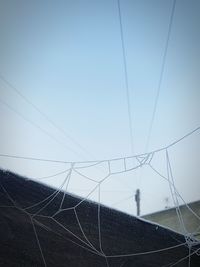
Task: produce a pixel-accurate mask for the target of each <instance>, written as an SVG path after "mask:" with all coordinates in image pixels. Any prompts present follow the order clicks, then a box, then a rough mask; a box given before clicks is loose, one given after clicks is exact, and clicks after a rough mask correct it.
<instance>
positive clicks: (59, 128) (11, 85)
mask: <svg viewBox="0 0 200 267" xmlns="http://www.w3.org/2000/svg"><path fill="white" fill-rule="evenodd" d="M0 79H1V80H2V81H3V82H4V83H5V84H6V85H7V86H8V87H9V88H10V89H11V90H13V91H14V92H15V93H17V94H18V95H19V96H20V97H21V98H22V99H23V100H24V101H25V102H26V103H27V104H29V105H30V106H31V107H32V108H33V109H34V110H36V111H37V112H38V113H39V114H40V115H41V116H42V117H43V118H44V119H46V121H48V122H49V123H50V124H51V125H52V126H53V127H54V128H55V129H57V131H59V132H60V133H62V135H64V136H65V137H66V138H67V139H68V140H70V141H71V142H72V143H74V144H75V145H76V146H77V147H79V149H81V150H82V151H83V152H84V153H86V154H88V155H90V156H92V157H93V158H94V156H93V155H91V153H90V152H88V151H87V150H86V149H85V148H84V147H83V146H82V145H81V144H79V143H78V142H77V141H76V140H75V139H74V138H73V137H71V136H70V135H69V134H68V133H67V132H66V131H65V130H63V129H62V128H61V127H60V126H58V125H57V124H56V123H55V122H54V121H53V120H52V119H51V118H50V117H49V116H48V115H47V114H46V113H45V112H43V111H42V110H41V109H40V108H38V107H37V106H36V105H35V104H34V103H33V102H32V101H31V100H30V99H29V98H27V97H26V96H25V95H23V94H22V93H21V92H20V91H19V90H18V89H17V88H16V87H15V86H14V85H13V84H12V83H10V82H9V81H8V80H7V79H6V78H5V77H4V76H3V75H2V74H1V73H0Z"/></svg>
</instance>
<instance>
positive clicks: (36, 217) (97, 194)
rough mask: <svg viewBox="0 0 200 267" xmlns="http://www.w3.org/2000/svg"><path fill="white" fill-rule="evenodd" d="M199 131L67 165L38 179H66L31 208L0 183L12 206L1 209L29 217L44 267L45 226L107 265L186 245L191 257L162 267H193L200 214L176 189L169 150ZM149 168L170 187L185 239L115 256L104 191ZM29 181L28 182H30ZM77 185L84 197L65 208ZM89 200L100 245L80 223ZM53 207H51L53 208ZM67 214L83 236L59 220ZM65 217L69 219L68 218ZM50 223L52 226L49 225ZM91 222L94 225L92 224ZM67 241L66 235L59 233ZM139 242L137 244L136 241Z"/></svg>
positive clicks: (199, 128)
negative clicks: (193, 224)
mask: <svg viewBox="0 0 200 267" xmlns="http://www.w3.org/2000/svg"><path fill="white" fill-rule="evenodd" d="M199 130H200V127H198V128H196V129H195V130H193V131H192V132H190V133H188V134H187V135H185V136H183V137H182V138H180V139H179V140H177V141H175V142H173V143H172V144H170V145H168V146H166V147H163V148H160V149H157V150H155V151H152V152H149V153H146V154H141V155H135V156H132V157H123V158H116V159H108V160H99V161H85V162H66V163H65V164H66V169H63V170H62V171H60V172H58V173H55V174H52V175H48V176H45V177H39V178H38V180H39V181H43V180H45V179H47V180H48V179H49V180H51V179H57V177H58V176H61V175H63V176H64V178H63V179H62V181H61V182H60V185H59V186H58V187H57V188H56V189H54V191H53V192H52V193H51V194H50V195H48V196H47V197H45V198H44V199H42V200H40V201H37V202H36V203H34V204H32V205H29V206H23V205H20V204H19V203H18V202H17V201H16V200H15V199H14V198H13V196H12V195H11V194H10V193H9V192H8V190H7V189H6V185H3V184H1V188H2V190H3V192H4V193H5V196H6V197H7V198H8V199H9V200H10V205H7V206H5V205H4V206H1V208H5V207H6V208H8V207H10V208H13V207H15V208H17V209H19V210H20V211H21V212H24V213H25V214H26V215H28V216H29V218H30V220H31V223H32V226H33V231H34V234H35V238H36V241H37V245H38V249H39V251H40V253H41V260H42V261H43V263H44V266H47V263H46V259H45V255H44V253H43V247H42V245H41V242H40V238H39V235H38V232H37V227H38V226H39V227H42V228H43V229H45V230H47V231H49V230H50V231H52V232H55V233H56V234H59V233H57V232H56V231H55V230H54V227H52V224H53V225H54V226H56V227H59V228H60V229H62V232H66V233H67V234H68V235H69V236H71V239H69V238H68V240H69V241H70V242H72V243H73V244H76V245H77V246H79V247H81V248H83V249H85V250H87V251H89V252H91V253H93V254H95V255H98V256H100V257H103V258H104V259H105V266H110V265H109V260H110V259H112V258H120V259H126V258H129V257H135V256H137V257H139V256H142V255H148V254H154V253H161V252H163V251H167V250H173V249H175V248H178V247H182V246H186V247H187V248H188V255H187V256H185V257H184V258H182V259H179V260H178V261H177V262H172V263H171V264H168V265H164V266H163V267H172V266H175V265H176V264H178V263H180V262H181V261H183V260H185V259H187V258H188V267H190V258H191V256H192V255H194V254H196V255H199V253H200V250H199V248H198V249H197V245H199V244H200V242H199V241H198V240H197V239H196V238H195V234H196V233H198V232H199V228H200V217H199V215H198V214H196V213H195V212H194V211H193V210H192V209H191V208H190V206H189V205H188V204H187V203H186V202H185V201H184V199H183V197H182V195H181V193H180V192H179V190H178V189H177V187H176V178H175V177H174V175H173V169H172V164H171V159H170V152H169V149H170V148H171V147H172V146H174V145H176V144H177V143H179V142H181V141H182V140H184V139H185V138H187V137H188V136H190V135H192V134H193V133H195V132H197V131H199ZM161 152H162V155H164V162H165V168H166V172H164V171H163V173H164V174H163V173H162V172H160V170H158V169H157V166H154V165H155V164H154V163H153V160H154V157H155V156H156V155H158V154H159V153H161ZM144 167H145V168H148V169H150V170H152V171H153V172H155V174H156V175H157V176H158V177H159V178H160V179H162V180H164V181H165V185H166V187H169V191H170V193H171V199H172V200H173V206H174V208H175V210H176V215H177V218H178V221H179V226H180V229H181V232H182V233H183V235H184V237H185V241H184V242H181V243H180V242H179V243H178V244H177V245H174V246H170V247H166V248H160V249H157V250H149V251H142V250H141V251H140V252H134V251H132V253H130V252H128V253H123V254H114V253H109V254H108V253H106V251H105V249H104V245H103V243H102V219H103V215H102V213H101V209H102V205H103V204H105V202H104V201H103V198H102V191H103V190H105V188H106V186H108V187H109V181H110V180H111V179H112V183H113V180H114V182H116V183H117V182H119V181H118V178H119V174H120V176H121V175H126V174H127V173H133V172H135V171H137V170H138V169H139V168H144ZM28 182H29V180H27V183H28ZM77 182H80V183H81V186H83V187H84V188H86V189H87V190H86V189H85V191H84V192H86V193H85V196H84V197H82V198H78V201H77V203H75V204H74V205H71V206H69V205H68V206H66V203H67V196H68V195H69V194H75V193H76V191H74V190H73V188H74V185H75V184H77ZM58 196H61V197H60V198H59V204H57V206H56V208H54V209H53V213H52V210H49V209H48V208H49V207H50V206H51V205H53V204H54V202H56V203H58V199H57V197H58ZM88 201H93V202H94V203H96V205H97V223H96V224H97V225H96V227H97V229H98V245H97V244H93V242H92V241H91V238H90V236H89V235H88V234H87V231H86V229H85V228H84V226H83V224H82V223H81V220H80V216H79V212H78V210H79V209H80V208H82V209H83V208H84V206H82V204H84V203H88ZM180 202H181V203H184V204H185V206H186V207H187V209H188V210H189V211H190V212H191V213H192V214H193V216H195V218H196V219H197V220H198V221H199V227H198V228H197V229H196V231H194V232H192V233H191V232H189V231H188V229H187V226H186V225H185V222H184V218H183V214H182V211H181V209H180ZM51 207H52V206H51ZM68 212H71V213H72V214H73V215H74V216H75V218H76V222H77V225H78V227H79V230H80V233H81V236H80V235H77V234H76V233H74V232H73V231H72V230H71V229H70V227H69V226H67V225H66V224H65V223H64V222H63V221H60V219H59V215H60V214H62V215H63V217H64V218H65V221H66V222H67V220H68V216H67V214H68ZM65 214H66V216H65ZM40 219H44V221H41V220H40ZM48 223H50V225H49V224H48ZM91 223H94V222H92V221H91ZM60 235H61V236H63V238H65V236H64V235H63V234H60ZM136 242H137V241H136ZM122 266H123V263H122Z"/></svg>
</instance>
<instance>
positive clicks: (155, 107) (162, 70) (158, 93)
mask: <svg viewBox="0 0 200 267" xmlns="http://www.w3.org/2000/svg"><path fill="white" fill-rule="evenodd" d="M175 7H176V0H173V5H172V9H171V15H170V21H169V27H168V32H167V39H166V43H165V49H164V54H163V59H162V66H161V71H160V76H159V82H158V88H157V93H156V98H155V102H154V107H153V113H152V117H151V122H150V126H149V131H148V136H147V142H146V146H145V151H146V152H147V151H148V148H149V142H150V138H151V134H152V129H153V124H154V120H155V115H156V111H157V106H158V100H159V96H160V90H161V86H162V81H163V76H164V71H165V65H166V58H167V52H168V48H169V41H170V36H171V31H172V24H173V19H174V13H175Z"/></svg>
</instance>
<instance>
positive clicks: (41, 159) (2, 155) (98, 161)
mask: <svg viewBox="0 0 200 267" xmlns="http://www.w3.org/2000/svg"><path fill="white" fill-rule="evenodd" d="M199 130H200V126H199V127H197V128H195V129H194V130H192V131H191V132H189V133H187V134H186V135H184V136H182V137H181V138H179V139H177V140H175V141H174V142H172V143H170V144H169V145H167V146H163V147H161V148H158V149H155V150H152V151H151V152H149V153H142V154H137V155H132V156H127V157H119V158H111V159H104V160H88V161H64V160H55V159H44V158H36V157H25V156H17V155H9V154H4V153H1V154H0V157H6V158H15V159H23V160H33V161H43V162H53V163H62V164H66V163H74V164H87V163H104V162H108V163H109V162H111V161H117V160H124V159H131V158H136V157H140V156H145V155H148V154H152V153H158V152H161V151H164V150H166V149H169V148H171V147H173V146H174V145H176V144H178V143H179V142H181V141H182V140H184V139H186V138H187V137H189V136H191V135H192V134H194V133H195V132H198V131H199ZM80 169H81V167H80Z"/></svg>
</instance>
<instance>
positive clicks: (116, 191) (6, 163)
mask: <svg viewBox="0 0 200 267" xmlns="http://www.w3.org/2000/svg"><path fill="white" fill-rule="evenodd" d="M120 6H121V19H122V28H123V37H124V47H125V56H126V63H127V64H126V67H127V76H128V85H129V97H130V98H129V101H130V110H131V119H132V120H131V124H132V129H133V149H132V148H131V138H130V124H129V116H128V106H127V92H126V84H125V72H124V67H125V65H124V61H123V49H122V42H121V35H120V20H119V12H118V4H117V1H116V0H109V1H107V0H106V1H105V0H102V1H97V0H93V1H92V0H79V1H78V0H73V1H67V0H66V1H61V0H59V1H53V0H52V1H45V0H42V1H37V0H36V1H32V0H30V1H25V0H18V1H16V0H9V1H7V0H1V1H0V35H1V42H0V58H1V60H0V114H1V116H0V120H1V121H0V123H1V133H0V154H9V155H18V156H27V157H36V158H47V159H57V160H63V161H86V160H103V159H112V158H118V157H126V156H132V155H133V154H134V155H135V154H141V153H145V152H149V151H152V150H155V149H158V148H160V147H164V146H166V145H168V144H170V143H172V142H173V141H175V140H177V139H179V138H181V137H182V136H184V135H185V134H187V133H188V132H190V131H192V130H193V129H195V128H197V127H199V126H200V119H199V114H200V105H199V100H200V90H199V82H200V78H199V77H200V75H199V74H200V73H199V70H200V50H199V47H200V31H199V25H200V17H199V12H200V2H199V1H198V0H177V1H176V6H175V10H174V17H173V23H172V28H171V33H170V37H169V45H168V50H167V54H166V61H165V66H164V72H163V77H162V82H161V86H160V94H159V98H158V103H157V108H156V113H155V118H154V121H153V125H152V131H151V135H150V140H149V146H148V151H146V145H147V136H148V133H149V128H150V123H151V118H152V114H153V108H154V104H155V99H156V94H157V90H158V84H159V78H160V73H161V69H162V62H163V55H164V50H165V46H166V40H167V33H168V27H169V21H170V16H171V11H172V6H173V1H172V0H167V1H162V0H150V1H147V0H146V1H141V0H138V1H136V0H123V1H122V0H121V1H120ZM16 89H17V92H18V93H17V92H16ZM20 94H21V95H20ZM35 107H36V108H35ZM38 109H39V110H40V111H42V114H45V116H46V117H45V116H44V115H42V114H41V113H39V112H38ZM47 117H48V119H47ZM50 121H51V122H53V124H54V125H56V126H58V127H59V128H60V129H62V130H63V131H64V132H65V135H64V134H63V132H61V131H59V130H58V129H57V128H56V127H54V126H53V124H52V123H51V122H50ZM199 151H200V142H199V132H196V133H194V134H193V135H191V136H190V137H188V138H187V139H184V140H183V141H182V142H180V143H178V144H177V145H176V146H173V147H172V148H170V149H169V155H170V160H171V165H172V169H173V175H174V179H175V184H176V186H177V189H178V191H179V192H180V194H181V195H182V196H183V198H184V199H185V201H186V202H190V201H194V200H198V199H199V198H200V193H199V190H198V188H200V179H199V158H200V152H199ZM120 164H121V162H116V164H115V166H114V167H113V168H116V169H117V168H118V169H120V168H121V167H120V166H121V165H120ZM152 164H153V165H154V167H155V168H156V169H157V170H159V171H160V172H161V173H163V174H166V158H165V153H164V152H161V153H157V154H156V155H155V158H154V159H153V161H152ZM66 165H67V164H66ZM0 167H1V168H3V169H9V170H11V171H14V172H16V173H19V174H22V175H25V176H28V177H30V178H32V179H37V178H38V177H43V176H49V175H52V174H55V173H57V172H62V171H63V170H65V169H66V168H68V167H69V166H65V165H64V166H63V164H56V163H44V162H33V161H25V160H19V159H9V158H4V157H0ZM106 171H107V167H106V166H104V164H102V165H101V164H100V166H97V167H95V168H90V169H88V170H86V171H85V173H84V174H85V175H89V176H90V177H92V178H94V179H97V180H98V179H100V178H99V177H102V175H105V173H106ZM64 177H65V175H60V176H56V177H54V178H51V179H46V180H42V181H43V182H46V183H47V184H50V185H52V186H59V184H61V183H62V180H63V178H64ZM93 186H94V184H89V183H88V182H87V181H86V180H84V179H82V178H81V177H78V175H77V174H75V173H74V174H73V177H72V179H71V182H70V186H69V191H70V192H73V193H75V194H78V195H81V196H86V195H87V194H88V192H89V190H91V189H92V188H93ZM137 188H140V191H141V213H142V214H146V213H150V212H154V211H156V210H161V209H164V208H165V206H166V205H167V206H170V207H172V206H173V203H172V197H171V196H170V190H169V185H168V183H166V181H164V180H163V179H162V178H161V177H159V176H158V175H156V174H155V173H154V172H153V171H152V170H151V169H150V168H149V167H148V166H144V167H143V168H139V169H137V170H136V171H132V172H128V173H122V174H120V175H114V176H112V177H111V178H109V179H108V180H107V181H106V183H105V185H103V186H102V187H101V202H102V203H103V204H105V205H108V206H110V207H114V208H117V209H119V210H122V211H125V212H128V213H130V214H136V205H135V202H134V194H135V190H136V189H137ZM94 194H95V193H94ZM167 198H168V199H169V200H168V203H167V202H166V199H167ZM92 199H94V200H96V196H93V198H92ZM181 204H182V203H181Z"/></svg>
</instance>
